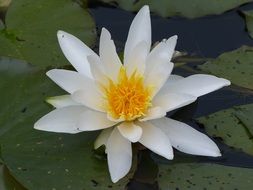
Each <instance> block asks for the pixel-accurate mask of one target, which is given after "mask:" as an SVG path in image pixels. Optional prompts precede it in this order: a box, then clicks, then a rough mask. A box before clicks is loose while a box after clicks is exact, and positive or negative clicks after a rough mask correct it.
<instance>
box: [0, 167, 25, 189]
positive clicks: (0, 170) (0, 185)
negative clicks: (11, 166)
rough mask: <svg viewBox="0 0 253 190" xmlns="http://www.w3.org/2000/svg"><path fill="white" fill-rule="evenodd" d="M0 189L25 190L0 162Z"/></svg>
mask: <svg viewBox="0 0 253 190" xmlns="http://www.w3.org/2000/svg"><path fill="white" fill-rule="evenodd" d="M0 189H1V190H25V188H24V187H23V186H22V185H20V184H19V183H18V182H17V181H16V180H15V179H14V178H13V177H12V176H11V175H10V174H9V171H8V170H7V168H6V167H5V166H4V165H2V164H0Z"/></svg>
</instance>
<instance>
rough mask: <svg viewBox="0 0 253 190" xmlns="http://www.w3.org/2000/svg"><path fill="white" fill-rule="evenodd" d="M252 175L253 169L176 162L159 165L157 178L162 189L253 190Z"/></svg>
mask: <svg viewBox="0 0 253 190" xmlns="http://www.w3.org/2000/svg"><path fill="white" fill-rule="evenodd" d="M252 175H253V169H246V168H236V167H229V166H221V165H216V164H204V163H187V164H186V163H176V164H172V165H159V174H158V179H157V180H158V183H159V187H160V189H161V190H168V189H170V190H179V189H203V190H217V189H231V190H232V189H233V190H239V189H243V190H251V189H252V186H253V180H252Z"/></svg>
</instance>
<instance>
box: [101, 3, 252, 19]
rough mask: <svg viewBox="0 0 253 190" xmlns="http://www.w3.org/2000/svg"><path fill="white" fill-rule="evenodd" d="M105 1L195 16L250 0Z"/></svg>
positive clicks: (162, 14)
mask: <svg viewBox="0 0 253 190" xmlns="http://www.w3.org/2000/svg"><path fill="white" fill-rule="evenodd" d="M100 1H103V2H105V3H111V4H114V3H117V5H119V6H120V7H121V8H123V9H125V10H131V11H138V10H139V9H140V8H141V7H142V6H143V5H149V6H150V9H151V11H153V12H155V13H156V14H158V15H160V16H163V17H171V16H183V17H188V18H197V17H202V16H206V15H214V14H221V13H223V12H225V11H227V10H230V9H233V8H235V7H237V6H240V5H242V4H244V3H248V2H251V0H229V1H228V0H191V1H189V0H177V1H175V0H156V1H151V0H139V1H132V0H100Z"/></svg>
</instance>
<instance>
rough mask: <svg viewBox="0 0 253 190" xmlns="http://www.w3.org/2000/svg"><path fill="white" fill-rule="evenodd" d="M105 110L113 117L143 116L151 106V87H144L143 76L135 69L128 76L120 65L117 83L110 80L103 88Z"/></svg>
mask: <svg viewBox="0 0 253 190" xmlns="http://www.w3.org/2000/svg"><path fill="white" fill-rule="evenodd" d="M105 91H106V93H105V94H106V99H107V103H108V105H107V110H108V113H109V114H110V116H111V117H113V118H114V119H124V120H127V121H131V120H134V119H136V118H138V117H142V116H145V114H146V112H147V109H148V108H149V107H150V106H151V91H152V88H151V87H145V86H144V82H143V77H142V76H141V75H139V74H137V72H136V71H135V72H134V73H133V74H131V76H130V77H128V76H127V73H126V69H125V68H124V67H123V66H122V67H121V69H120V71H119V75H118V81H117V83H115V82H113V81H112V80H110V82H109V85H108V87H107V88H105Z"/></svg>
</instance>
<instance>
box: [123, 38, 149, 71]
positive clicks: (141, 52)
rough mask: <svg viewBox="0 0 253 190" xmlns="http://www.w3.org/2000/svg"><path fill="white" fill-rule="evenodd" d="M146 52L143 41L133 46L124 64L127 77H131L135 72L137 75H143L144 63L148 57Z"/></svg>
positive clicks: (145, 44)
mask: <svg viewBox="0 0 253 190" xmlns="http://www.w3.org/2000/svg"><path fill="white" fill-rule="evenodd" d="M147 50H148V48H147V43H146V42H145V41H142V42H140V43H138V44H137V45H136V46H135V48H134V49H133V52H132V53H131V56H130V57H129V59H128V62H126V63H125V67H126V71H127V75H128V76H131V74H132V73H133V72H135V71H137V73H138V74H141V75H143V73H144V71H145V61H146V58H147V55H148V51H147Z"/></svg>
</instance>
